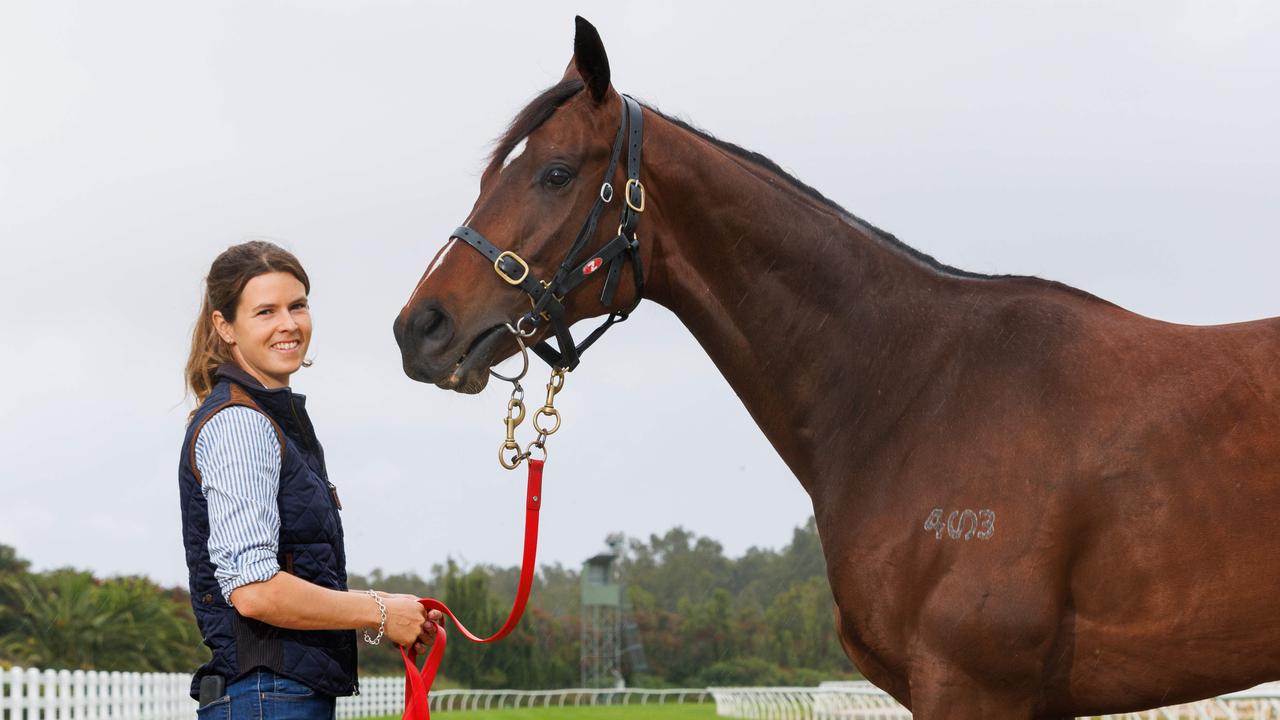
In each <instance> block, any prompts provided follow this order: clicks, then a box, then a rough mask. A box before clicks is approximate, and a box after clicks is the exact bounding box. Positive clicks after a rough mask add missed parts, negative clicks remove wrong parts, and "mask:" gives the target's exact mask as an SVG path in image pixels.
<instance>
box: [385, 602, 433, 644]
mask: <svg viewBox="0 0 1280 720" xmlns="http://www.w3.org/2000/svg"><path fill="white" fill-rule="evenodd" d="M385 602H386V606H387V636H388V637H390V638H391V640H392V642H394V643H395V644H397V645H403V646H406V647H407V646H409V645H410V644H412V643H415V642H417V641H418V638H419V637H421V636H422V633H423V631H424V628H423V626H425V625H427V624H428V623H427V609H426V608H424V607H422V605H420V604H419V603H418V601H417V599H416V598H412V597H409V596H405V597H389V598H386V599H385Z"/></svg>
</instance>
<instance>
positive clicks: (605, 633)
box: [582, 535, 649, 688]
mask: <svg viewBox="0 0 1280 720" xmlns="http://www.w3.org/2000/svg"><path fill="white" fill-rule="evenodd" d="M606 542H607V543H608V545H609V550H608V552H603V553H600V554H599V555H596V556H595V557H592V558H589V559H588V560H587V561H586V562H584V563H583V564H582V687H585V688H601V687H622V686H623V679H622V658H623V656H624V655H625V656H626V658H627V664H628V666H629V667H630V669H631V671H632V672H633V673H643V672H648V671H649V666H648V663H646V662H645V658H644V647H643V646H642V645H641V644H640V632H639V629H638V628H637V627H636V623H635V620H634V619H633V618H632V617H631V603H629V602H628V601H627V593H626V592H625V588H624V587H623V582H622V577H621V575H620V573H619V571H618V561H619V560H620V559H621V558H622V536H621V535H610V536H609V538H608V539H607V540H606Z"/></svg>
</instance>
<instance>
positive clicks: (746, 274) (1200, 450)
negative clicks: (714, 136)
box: [646, 115, 1280, 717]
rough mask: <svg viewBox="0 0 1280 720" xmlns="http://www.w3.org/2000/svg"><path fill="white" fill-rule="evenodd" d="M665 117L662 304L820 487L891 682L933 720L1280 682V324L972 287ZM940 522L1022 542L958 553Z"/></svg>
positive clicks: (854, 633) (827, 534)
mask: <svg viewBox="0 0 1280 720" xmlns="http://www.w3.org/2000/svg"><path fill="white" fill-rule="evenodd" d="M647 122H648V124H647V127H648V132H649V133H650V137H651V138H652V139H651V140H650V141H648V142H647V145H646V148H647V150H646V152H647V153H648V158H649V160H648V165H647V169H648V171H649V173H650V178H651V179H650V181H649V193H650V197H651V198H652V202H653V207H654V214H653V216H652V217H648V218H646V221H647V222H649V223H650V225H649V227H650V228H651V229H650V230H649V233H648V234H649V236H650V237H651V238H652V242H651V246H652V250H651V255H650V260H649V262H650V264H651V266H652V269H651V271H650V279H649V291H648V295H649V297H650V298H651V299H653V300H655V301H657V302H659V303H661V304H663V305H665V306H667V307H668V308H670V309H671V310H672V311H673V312H674V313H675V314H676V315H677V316H678V317H679V318H680V319H681V320H682V322H683V323H684V324H685V325H686V327H688V328H689V330H690V331H691V332H692V333H693V334H694V336H695V337H696V338H697V339H698V341H699V342H700V343H701V344H702V346H703V347H704V348H705V349H706V351H707V352H708V354H709V355H710V356H711V358H712V359H713V361H714V362H715V363H716V365H717V367H718V368H719V369H720V370H721V372H722V373H723V374H724V376H725V377H726V379H727V380H728V381H729V383H730V385H731V386H732V387H733V388H734V390H735V391H736V392H737V393H738V395H739V397H740V398H741V399H742V400H743V402H744V403H745V404H746V406H747V408H748V410H749V411H750V412H751V414H752V416H753V418H754V419H755V420H756V422H757V423H758V424H759V425H760V427H761V428H762V429H763V430H764V432H765V434H766V435H767V436H768V438H769V439H770V441H771V442H772V443H773V445H774V446H775V448H776V449H777V450H778V452H779V453H780V454H781V455H782V457H783V458H784V459H785V460H786V462H787V464H788V465H789V467H790V468H791V469H792V470H793V471H794V472H795V474H796V476H797V477H798V478H799V480H800V482H801V484H802V485H803V486H804V487H805V489H806V490H807V491H808V492H809V494H810V496H811V497H812V499H813V504H814V512H815V517H816V519H817V524H818V528H819V532H820V535H821V537H822V540H823V546H824V550H825V552H826V557H827V564H828V568H829V574H830V580H831V587H832V589H833V592H834V594H835V598H836V602H837V605H838V608H839V611H838V615H839V621H840V627H841V629H842V630H841V632H842V634H843V636H844V642H845V646H846V648H847V649H849V650H850V653H851V656H852V657H853V659H854V660H855V662H856V663H857V664H858V665H859V667H860V668H862V669H863V670H864V672H865V673H866V674H867V675H868V677H871V678H872V679H873V680H875V681H877V683H878V684H880V685H881V686H882V687H885V688H886V689H889V690H890V691H891V692H893V693H894V694H895V696H897V697H898V699H899V700H900V701H902V702H904V704H907V705H908V706H914V707H916V708H917V711H918V712H922V716H923V717H928V716H930V714H931V713H930V712H928V708H921V707H919V705H920V703H918V702H912V701H913V699H915V698H916V697H917V696H919V697H920V699H926V698H927V702H929V703H930V704H932V705H934V706H935V707H946V708H948V710H947V712H948V713H950V714H949V715H948V716H952V715H954V714H955V712H956V707H960V706H967V707H969V708H971V709H972V710H973V712H974V713H975V716H981V717H992V716H995V715H997V714H998V712H997V711H996V710H994V709H993V708H994V707H1008V706H1010V705H1012V706H1014V707H1017V708H1025V709H1027V711H1028V712H1034V713H1035V714H1042V713H1048V714H1050V715H1059V714H1078V713H1083V712H1090V711H1093V710H1097V711H1099V712H1101V711H1104V710H1110V711H1115V710H1116V709H1127V708H1135V709H1136V708H1142V707H1150V706H1152V705H1158V704H1167V703H1171V702H1177V701H1181V700H1187V699H1192V698H1198V697H1204V696H1206V695H1211V694H1215V693H1219V692H1224V691H1229V690H1235V689H1239V688H1241V687H1247V686H1249V685H1252V684H1255V683H1256V682H1259V681H1261V680H1264V679H1269V678H1273V677H1277V676H1280V650H1277V647H1278V646H1277V642H1276V641H1277V640H1280V619H1273V617H1272V616H1273V614H1274V613H1273V612H1271V611H1272V610H1273V609H1274V608H1275V607H1276V603H1275V601H1274V600H1273V599H1272V597H1273V596H1274V593H1275V590H1276V588H1280V563H1276V562H1274V561H1271V562H1268V556H1269V555H1273V554H1274V548H1275V547H1276V546H1277V545H1278V544H1280V542H1278V541H1277V540H1276V539H1275V537H1276V530H1277V528H1276V527H1275V526H1274V518H1275V508H1276V507H1277V506H1278V503H1277V501H1280V482H1277V481H1278V480H1280V444H1278V443H1277V441H1278V440H1280V412H1277V411H1278V410H1280V362H1277V361H1280V321H1276V320H1266V321H1258V322H1253V323H1242V324H1236V325H1227V326H1218V327H1190V326H1179V325H1172V324H1168V323H1162V322H1158V321H1154V320H1150V319H1147V318H1144V317H1141V316H1138V315H1136V314H1133V313H1130V312H1128V311H1125V310H1123V309H1121V308H1118V307H1116V306H1114V305H1112V304H1110V303H1107V302H1104V301H1102V300H1099V299H1097V298H1094V297H1092V296H1090V295H1087V294H1086V293H1083V292H1080V291H1077V290H1074V289H1070V288H1066V287H1064V286H1060V285H1057V284H1055V283H1049V282H1046V281H1041V280H1038V279H1034V278H984V277H972V276H968V275H964V274H951V273H949V272H948V271H947V270H945V269H942V268H939V267H936V266H933V265H931V264H930V263H928V262H927V261H922V260H920V259H918V258H916V257H915V256H913V255H912V254H910V253H909V252H905V251H903V250H901V249H899V248H898V247H896V246H895V245H894V244H893V243H892V242H888V241H886V240H884V239H881V238H879V237H876V234H875V231H874V230H872V229H869V228H866V227H865V226H862V225H861V224H860V223H859V222H858V221H857V220H856V219H852V218H848V217H847V216H843V215H842V214H841V213H839V212H838V211H837V210H835V209H834V208H831V207H829V206H826V205H824V204H823V203H821V202H816V201H815V199H814V198H812V197H810V196H808V195H807V194H805V193H804V192H803V191H798V190H797V189H796V188H795V187H793V186H791V185H790V184H788V183H785V181H782V180H780V179H779V178H777V177H776V176H772V173H769V172H768V171H767V170H765V169H763V168H760V167H754V166H751V165H750V163H748V162H745V161H744V160H743V159H742V158H740V157H735V156H734V155H732V154H731V153H727V152H726V151H724V150H723V149H721V148H719V147H717V146H715V145H714V144H711V143H708V142H706V141H705V140H703V139H701V138H698V137H696V136H691V135H690V134H689V133H688V132H687V131H685V130H684V129H682V128H680V127H677V126H673V125H672V124H670V123H665V122H664V121H663V118H662V117H661V116H658V115H654V116H652V117H651V118H650V119H648V120H647ZM934 508H941V509H943V510H944V518H946V517H948V516H949V515H950V512H951V511H953V510H959V511H963V510H966V509H972V510H974V511H977V510H980V509H981V510H990V511H991V512H992V513H993V514H994V523H993V527H994V532H993V533H992V535H991V537H989V538H986V539H980V538H977V537H976V536H971V537H970V538H969V539H964V537H963V535H962V537H961V538H960V539H958V540H957V539H952V538H951V537H950V532H948V531H947V530H946V529H945V528H944V529H943V535H942V537H941V538H938V537H936V536H935V531H927V530H925V529H924V524H925V522H926V520H927V518H928V516H929V514H930V513H931V512H932V510H933V509H934ZM962 530H963V531H965V533H967V532H968V530H969V528H962ZM1244 608H1248V609H1249V611H1248V612H1247V613H1246V612H1242V609H1244ZM1246 617H1252V618H1253V619H1254V622H1253V623H1248V622H1246V621H1245V619H1244V618H1246ZM975 684H976V685H978V686H980V687H982V688H983V689H984V690H985V691H987V692H989V693H991V694H992V695H993V698H992V701H991V702H988V703H984V702H982V701H981V700H978V699H974V698H972V697H970V694H971V693H972V692H974V690H973V687H972V686H973V685H975ZM1010 688H1016V690H1011V689H1010ZM913 689H918V690H917V691H916V692H913ZM992 702H993V703H995V704H994V705H992V704H991V703H992Z"/></svg>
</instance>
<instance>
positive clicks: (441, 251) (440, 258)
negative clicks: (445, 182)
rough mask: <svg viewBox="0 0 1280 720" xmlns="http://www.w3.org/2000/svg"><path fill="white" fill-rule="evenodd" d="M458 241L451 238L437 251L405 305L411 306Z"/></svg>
mask: <svg viewBox="0 0 1280 720" xmlns="http://www.w3.org/2000/svg"><path fill="white" fill-rule="evenodd" d="M469 219H470V218H468V220H469ZM464 224H465V223H464ZM457 241H458V239H457V238H449V242H447V243H445V244H444V247H442V248H440V249H439V250H438V251H436V257H435V259H434V260H432V261H431V266H430V267H428V268H427V274H426V275H423V276H422V279H421V280H419V281H418V284H417V285H415V286H414V288H413V294H412V295H410V296H409V300H408V301H407V302H406V303H405V304H404V306H405V307H409V303H411V302H413V299H414V298H415V297H417V296H418V291H419V290H421V289H422V284H423V283H425V282H426V281H427V278H429V277H431V273H433V272H435V271H436V268H438V267H440V263H442V262H444V256H445V255H448V254H449V251H450V250H452V249H453V244H454V243H455V242H457Z"/></svg>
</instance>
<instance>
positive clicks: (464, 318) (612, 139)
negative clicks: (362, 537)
mask: <svg viewBox="0 0 1280 720" xmlns="http://www.w3.org/2000/svg"><path fill="white" fill-rule="evenodd" d="M628 109H630V111H631V113H633V115H632V117H633V121H632V127H633V128H634V130H633V132H632V133H629V134H628V135H627V137H625V138H624V133H623V131H622V130H623V127H624V126H625V125H626V121H627V116H628ZM639 113H640V109H639V105H638V104H635V101H633V100H629V99H624V98H623V96H621V95H620V94H619V93H618V92H616V91H615V90H614V88H613V86H612V84H611V83H610V79H609V60H608V58H607V56H606V55H605V50H604V44H603V43H602V42H601V40H600V35H599V33H597V32H596V29H595V28H594V27H593V26H592V25H591V24H590V23H588V22H587V21H585V20H583V19H582V18H580V17H579V18H577V32H576V33H575V37H574V54H573V58H572V60H571V61H570V62H569V65H568V68H567V69H566V70H565V74H564V77H563V78H562V79H561V81H560V82H559V83H557V84H556V85H554V86H552V87H551V88H548V89H547V90H545V91H544V92H542V93H541V94H540V95H539V96H538V97H537V98H535V99H534V100H533V101H532V102H531V103H530V104H529V105H528V106H527V107H526V108H525V109H524V110H523V111H521V112H520V114H519V115H517V116H516V118H515V119H514V120H513V121H512V123H511V125H510V127H509V128H508V129H507V131H506V133H505V134H504V135H503V136H502V137H501V138H500V139H499V140H498V141H497V143H496V145H495V148H494V151H493V154H492V156H491V158H490V161H489V164H488V166H487V168H486V169H485V171H484V173H483V174H482V176H481V179H480V194H479V196H478V197H477V198H476V201H475V204H474V206H473V207H472V209H471V213H470V215H468V217H467V220H466V222H465V223H464V224H463V226H462V227H460V228H458V230H456V231H455V232H454V235H453V236H452V237H451V238H450V239H449V241H448V242H447V243H446V244H445V245H444V247H442V248H441V249H440V251H439V252H438V253H437V254H436V256H435V258H434V259H433V260H432V262H431V263H430V264H429V265H428V267H427V269H426V271H425V272H424V274H423V275H422V279H421V280H420V281H419V282H418V284H417V286H416V287H415V288H414V290H413V294H412V295H411V296H410V298H409V301H408V302H407V303H406V304H405V306H404V308H403V309H402V310H401V311H400V313H399V315H398V316H397V317H396V320H395V325H394V330H395V337H396V342H397V343H398V344H399V346H400V352H401V355H402V360H403V365H404V371H405V374H407V375H408V376H409V377H411V378H413V379H415V380H418V381H421V382H429V383H434V384H436V385H438V386H439V387H441V388H444V389H448V390H456V391H458V392H464V393H477V392H479V391H480V390H482V389H483V388H484V387H485V385H486V384H487V382H488V380H489V369H490V368H491V367H493V366H494V365H495V364H496V363H497V362H500V361H501V360H503V359H505V358H506V357H509V356H511V355H512V354H514V353H515V352H516V351H517V350H518V346H517V342H516V336H515V335H514V334H513V330H515V329H516V328H517V327H518V328H519V331H520V332H521V333H524V334H525V335H526V336H527V337H528V340H529V342H530V343H534V342H537V341H539V340H540V339H542V338H544V337H546V336H548V335H552V334H554V335H557V336H558V339H560V340H561V342H560V352H562V353H563V352H565V351H566V347H565V342H564V337H565V335H560V334H559V332H558V331H557V330H558V329H563V332H564V333H566V334H567V328H568V326H569V325H570V324H572V323H573V322H575V321H577V320H581V319H584V318H590V317H596V316H601V315H605V314H607V313H617V312H618V311H619V310H620V309H624V308H630V307H634V303H636V302H638V301H639V296H640V285H641V283H642V282H643V276H642V274H641V272H640V270H639V268H640V266H641V264H642V263H641V260H642V258H641V257H640V256H639V252H640V250H639V246H638V244H637V243H636V242H635V233H634V219H638V215H639V210H638V209H639V208H643V187H642V186H639V187H638V188H637V187H636V185H638V183H635V184H628V182H627V180H628V168H627V160H628V159H630V158H629V152H627V151H623V152H621V153H620V152H619V149H620V148H622V146H624V145H626V143H625V142H623V141H624V139H625V140H636V141H637V142H638V139H639V135H638V132H639V127H638V126H639V124H640V123H639V117H638V115H639ZM620 122H621V123H622V124H621V125H620ZM634 153H635V155H634V157H635V165H637V166H638V165H639V148H638V145H637V148H636V149H635V151H634ZM637 170H638V168H637ZM614 188H617V190H616V191H615V190H614ZM637 189H638V191H639V192H638V193H637V192H636V190H637ZM615 196H616V198H615ZM617 212H621V213H622V214H623V216H624V224H625V222H627V221H626V220H625V216H627V215H628V213H630V216H631V217H632V218H633V220H632V221H631V224H632V227H631V228H630V230H631V232H630V237H629V238H624V239H620V238H622V236H623V235H624V234H625V233H624V229H623V227H622V226H618V229H617V231H616V232H615V225H618V223H617V220H616V219H615V218H616V215H615V213H617ZM584 218H591V219H590V221H586V222H584ZM596 220H598V221H599V222H598V223H597V222H596ZM611 239H612V240H613V241H617V242H614V243H613V247H614V254H613V255H609V256H606V257H601V256H600V249H601V248H602V247H604V246H606V245H609V244H610V242H611ZM623 246H626V247H623ZM593 254H594V255H593ZM627 262H631V263H633V265H634V267H633V272H626V273H623V272H620V269H621V266H622V265H623V264H625V263H627ZM602 268H603V270H604V271H603V272H600V273H599V274H598V277H589V276H591V275H593V274H595V271H596V270H597V269H602ZM571 276H572V277H571ZM602 277H603V278H604V280H603V281H602V280H600V279H599V278H602ZM557 279H558V280H557ZM588 283H590V284H588ZM570 284H571V285H572V288H573V289H580V290H581V291H580V292H576V293H572V292H565V291H564V290H565V289H566V288H569V286H570ZM579 285H586V286H587V287H583V288H578V286H579ZM602 286H607V289H606V290H605V291H604V292H600V291H599V288H601V287H602ZM589 287H596V288H597V291H594V292H593V291H589V290H588V288H589ZM543 295H547V296H549V297H546V298H543V297H542V296H543ZM535 305H536V307H535ZM611 317H613V316H611ZM522 320H523V321H526V322H522ZM570 345H572V344H570ZM567 355H572V360H568V359H566V361H565V362H563V363H559V364H561V365H562V366H565V365H569V366H570V367H571V364H572V363H576V354H574V353H573V350H572V347H570V348H568V353H567Z"/></svg>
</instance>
